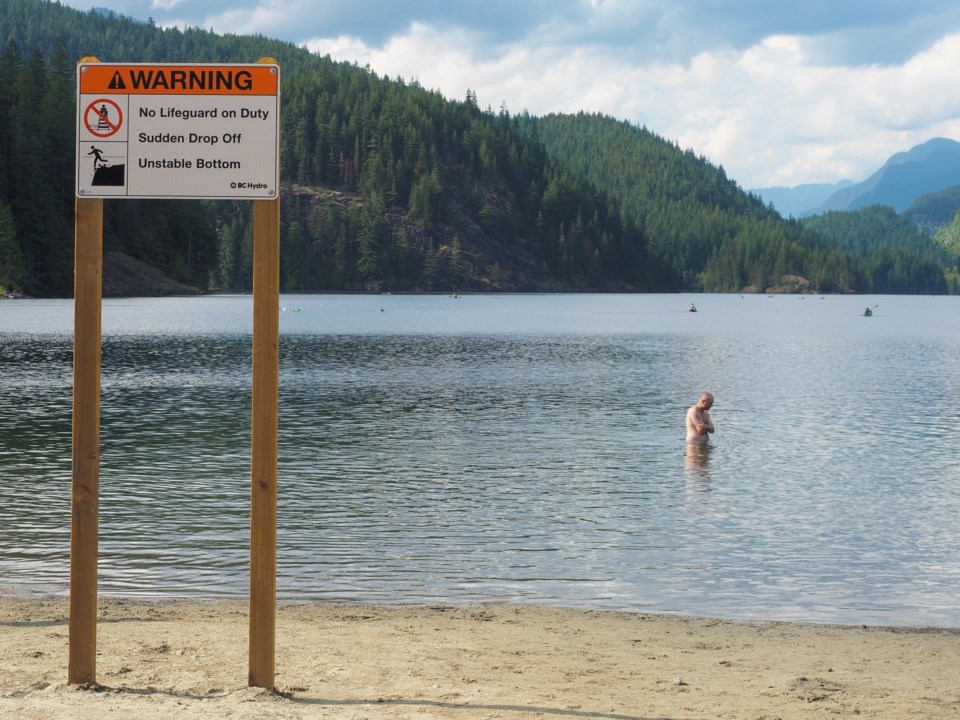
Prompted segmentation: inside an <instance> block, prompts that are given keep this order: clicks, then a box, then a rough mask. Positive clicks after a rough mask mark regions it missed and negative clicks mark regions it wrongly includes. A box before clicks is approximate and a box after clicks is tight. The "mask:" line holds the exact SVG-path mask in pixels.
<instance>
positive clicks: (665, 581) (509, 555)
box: [0, 296, 960, 627]
mask: <svg viewBox="0 0 960 720" xmlns="http://www.w3.org/2000/svg"><path fill="white" fill-rule="evenodd" d="M689 302H690V298H684V297H683V296H524V297H517V296H464V297H461V298H459V299H457V300H453V299H451V298H445V297H437V296H428V297H394V296H356V297H338V296H315V297H307V296H300V297H296V298H291V299H285V301H284V303H283V304H284V305H287V306H289V307H297V308H300V309H301V312H297V313H284V314H283V315H282V316H281V333H282V337H281V368H280V438H279V442H280V448H279V449H280V458H279V468H278V470H279V485H280V490H279V508H278V536H279V539H278V543H279V557H278V563H279V576H278V593H279V595H280V596H281V598H292V599H307V598H313V599H331V600H334V599H335V600H365V601H376V602H431V601H445V602H476V601H484V600H508V601H518V602H538V603H549V604H559V605H570V606H583V607H609V608H626V609H633V610H658V611H667V612H683V613H696V614H709V615H720V616H725V617H732V618H744V617H749V618H782V619H809V620H823V621H830V622H879V623H891V624H936V625H947V626H955V627H957V626H960V606H958V602H957V597H960V556H958V551H957V549H956V548H957V547H960V531H958V530H957V525H956V521H955V519H956V517H957V512H958V510H960V466H958V463H957V460H956V452H955V447H954V443H953V428H955V427H957V426H958V425H960V409H958V408H957V406H956V403H953V402H951V401H950V398H952V397H956V396H957V391H958V389H960V369H958V363H957V362H956V358H957V356H958V350H960V341H958V338H960V333H958V332H957V330H958V329H960V328H958V327H957V326H956V324H957V323H958V322H960V320H958V319H960V313H957V312H956V310H957V309H958V308H957V307H956V305H957V302H958V300H957V299H954V298H905V299H900V298H885V299H884V301H883V304H882V305H881V307H883V308H884V309H885V314H880V313H879V312H878V314H877V315H876V316H875V317H873V318H871V320H870V321H869V323H868V324H867V325H866V326H865V322H866V321H864V320H863V319H862V318H860V317H859V311H858V310H857V308H858V307H859V308H860V310H861V311H862V305H863V302H864V300H863V298H839V297H838V298H833V297H831V298H827V299H825V300H824V301H822V302H816V303H812V302H807V303H798V302H796V301H795V300H794V302H788V299H787V298H782V299H776V300H770V299H767V298H763V297H748V298H745V299H743V300H741V299H740V298H739V297H735V298H734V297H731V298H727V297H725V296H698V297H697V298H696V302H697V306H698V310H699V312H698V313H695V314H692V313H688V312H687V306H688V305H689ZM932 303H933V304H935V303H940V304H942V305H943V307H936V308H933V309H936V310H937V315H939V317H941V318H942V321H941V323H939V324H932V323H930V322H929V313H928V312H927V311H926V310H927V309H930V308H928V306H929V305H930V304H932ZM870 304H871V305H872V304H876V301H874V302H872V303H870ZM858 318H859V319H858ZM949 323H953V325H949ZM250 325H251V305H250V298H245V297H217V298H191V299H165V300H130V301H111V302H108V303H106V304H105V307H104V341H103V401H102V431H101V444H102V447H101V473H100V475H101V517H100V529H101V540H100V589H101V593H103V594H107V595H109V594H115V595H116V594H122V595H135V596H179V595H193V596H206V597H220V596H239V595H243V594H245V593H246V591H247V563H248V534H249V444H250V423H249V413H250V399H249V398H250V364H251V356H250ZM71 333H72V307H71V304H70V303H64V302H60V301H22V302H21V301H17V302H13V303H0V528H2V531H0V587H12V586H15V587H21V588H27V589H30V590H35V591H52V592H64V591H65V590H66V587H67V583H68V565H69V562H68V559H69V558H68V553H69V520H70V491H69V486H70V435H71V428H70V422H71V418H70V415H71V407H70V403H71V386H72V367H71V355H72V336H71ZM689 358H697V359H698V362H697V363H696V367H691V364H690V363H689ZM703 387H708V388H710V389H711V390H713V391H715V392H716V393H717V395H718V397H722V398H723V405H722V407H718V408H717V409H716V410H715V411H714V413H713V420H714V422H715V423H716V426H717V432H716V434H715V435H714V436H713V438H712V441H711V443H709V444H708V445H703V446H696V447H693V448H691V447H686V448H685V447H684V446H685V442H684V413H685V411H686V408H687V407H688V406H689V404H690V400H691V397H694V396H695V395H696V393H698V392H699V391H700V389H701V388H703ZM773 420H775V421H776V423H777V424H778V429H777V431H776V432H771V431H770V427H771V422H772V421H773Z"/></svg>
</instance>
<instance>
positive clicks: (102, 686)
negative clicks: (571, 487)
mask: <svg viewBox="0 0 960 720" xmlns="http://www.w3.org/2000/svg"><path fill="white" fill-rule="evenodd" d="M98 609H99V613H98V625H97V672H96V680H97V684H98V685H97V687H96V688H95V690H93V689H82V688H80V687H78V686H72V685H68V684H67V683H66V678H67V662H68V625H69V624H68V612H69V603H68V600H67V598H63V597H45V598H24V597H11V596H7V595H4V596H0V677H2V680H0V716H3V717H16V718H18V719H20V718H22V719H24V720H47V719H53V718H60V717H70V718H72V719H74V720H101V718H102V716H104V715H106V714H110V713H114V716H115V717H121V718H137V719H138V720H151V719H152V718H158V719H159V718H169V717H177V718H187V719H188V720H196V719H201V718H211V719H212V718H224V717H231V718H241V719H246V718H249V719H250V720H252V719H253V718H262V717H272V718H278V719H279V720H295V719H299V718H321V717H322V718H332V719H333V720H339V719H340V718H344V719H346V718H366V717H376V718H457V719H458V720H481V719H489V718H516V719H518V720H527V719H528V718H543V717H548V718H549V717H572V718H578V717H582V718H607V719H609V720H640V719H641V718H643V719H652V718H670V719H671V720H674V719H676V720H679V719H680V718H684V719H688V718H777V717H784V718H785V717H791V718H792V717H811V718H815V717H825V716H827V715H833V714H839V715H841V716H852V715H862V716H864V717H878V718H904V717H923V718H929V719H938V718H957V717H958V708H960V630H952V629H945V628H904V627H878V626H851V625H823V624H813V623H810V624H807V623H793V622H779V621H762V622H740V621H726V620H718V619H714V618H707V617H690V616H679V615H664V614H656V613H646V612H624V611H616V610H581V609H566V608H554V607H543V606H535V605H510V604H500V603H494V604H482V605H468V606H454V605H443V604H436V605H377V604H345V603H332V602H331V603H325V602H307V603H303V602H278V605H277V632H276V655H275V659H276V677H275V682H276V690H277V692H275V693H271V692H268V691H266V690H263V689H260V688H250V687H247V663H248V655H247V652H248V614H247V603H246V601H234V600H227V601H197V600H182V599H173V600H163V599H159V600H141V599H136V600H130V599H118V598H101V599H100V601H99V603H98Z"/></svg>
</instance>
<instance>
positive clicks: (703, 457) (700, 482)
mask: <svg viewBox="0 0 960 720" xmlns="http://www.w3.org/2000/svg"><path fill="white" fill-rule="evenodd" d="M711 447H712V446H711V445H710V444H709V443H690V442H688V443H687V453H686V468H687V477H688V478H689V479H690V480H692V481H693V482H692V483H691V484H692V485H694V486H698V487H699V488H700V489H701V490H703V491H706V490H709V489H710V449H711Z"/></svg>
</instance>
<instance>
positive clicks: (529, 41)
mask: <svg viewBox="0 0 960 720" xmlns="http://www.w3.org/2000/svg"><path fill="white" fill-rule="evenodd" d="M61 2H62V3H63V4H65V5H70V6H73V7H76V8H79V9H81V10H89V9H90V8H91V7H94V6H97V7H107V8H110V9H111V10H114V11H115V12H117V13H120V14H123V15H128V16H130V17H134V18H139V19H147V18H153V19H154V21H155V22H156V23H157V24H158V25H161V26H164V27H169V26H177V27H181V28H183V27H185V26H191V27H193V26H196V27H201V28H204V29H212V30H213V31H214V32H217V33H238V34H246V33H261V34H263V35H266V36H269V37H273V38H278V39H282V40H287V41H289V42H292V43H295V44H297V45H300V46H303V47H307V48H309V49H311V50H313V51H315V52H317V53H320V54H323V55H326V54H329V55H330V56H331V57H332V58H333V59H335V60H344V61H348V62H356V63H357V64H359V65H360V66H369V67H370V68H371V69H372V70H373V71H375V72H376V73H378V74H380V75H387V76H389V77H402V78H404V79H405V80H408V81H410V80H416V81H418V82H419V83H420V84H421V85H422V86H424V87H426V88H430V89H435V90H439V91H440V92H441V93H443V94H444V95H445V96H447V97H450V98H457V99H460V98H463V97H464V96H465V95H466V92H467V90H468V89H470V90H473V91H475V92H476V93H477V97H478V100H479V102H480V105H481V106H482V107H487V106H490V107H491V108H493V109H494V110H499V109H500V107H501V106H506V108H507V109H508V110H509V111H510V112H511V113H519V112H522V111H524V110H527V111H529V112H530V113H531V114H533V115H544V114H546V113H549V112H578V111H580V110H583V111H587V112H600V113H604V114H607V115H611V116H613V117H616V118H618V119H621V120H628V121H630V122H632V123H634V124H636V125H641V126H646V127H647V128H648V129H650V130H652V131H653V132H655V133H657V134H658V135H661V136H663V137H665V138H667V139H668V140H671V141H675V142H676V143H677V144H678V145H680V147H681V148H683V149H692V150H693V151H694V152H695V153H696V154H698V155H703V156H705V157H707V158H708V159H709V160H710V161H711V162H713V163H715V164H718V165H722V166H723V167H724V169H725V170H726V172H727V174H728V175H729V176H730V177H732V178H733V179H734V180H736V181H737V182H738V183H739V184H740V185H741V186H742V187H744V188H748V189H749V188H758V187H766V186H771V185H787V186H793V185H798V184H801V183H808V182H837V181H839V180H842V179H849V180H854V181H859V180H863V179H865V178H866V177H867V176H868V175H869V174H870V173H872V172H873V171H874V170H876V169H877V168H879V167H880V165H881V164H882V163H883V162H884V161H886V159H887V158H888V157H889V156H890V155H892V154H894V153H896V152H899V151H902V150H908V149H909V148H911V147H913V146H914V145H917V144H919V143H921V142H924V141H926V140H928V139H930V138H932V137H949V138H952V139H954V140H958V141H960V92H958V91H957V86H956V76H957V70H956V69H957V68H960V3H957V2H956V0H949V1H947V0H917V2H914V3H908V2H904V0H805V1H803V2H794V1H792V0H739V1H729V0H728V1H724V0H484V1H483V2H476V1H474V2H470V1H467V0H403V1H402V2H398V1H397V0H350V1H349V2H345V1H344V0H339V1H337V2H332V1H330V0H229V1H227V0H61ZM104 59H106V58H104ZM253 59H255V58H253ZM115 60H118V61H124V62H132V61H135V60H136V58H115Z"/></svg>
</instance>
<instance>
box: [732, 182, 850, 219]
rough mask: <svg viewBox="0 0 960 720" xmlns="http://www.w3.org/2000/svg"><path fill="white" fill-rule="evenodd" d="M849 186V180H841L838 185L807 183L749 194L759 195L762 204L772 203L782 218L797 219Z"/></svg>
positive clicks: (763, 189) (765, 189)
mask: <svg viewBox="0 0 960 720" xmlns="http://www.w3.org/2000/svg"><path fill="white" fill-rule="evenodd" d="M850 185H853V182H852V181H851V180H841V181H840V182H838V183H808V184H806V185H797V186H796V187H783V186H776V187H767V188H757V189H754V190H751V191H750V192H752V193H753V194H754V195H759V196H760V198H761V199H762V200H763V202H764V203H772V204H773V207H774V208H775V209H776V211H777V212H778V213H780V214H781V215H783V217H791V216H792V217H796V218H799V217H803V216H805V215H810V214H811V213H813V212H815V211H816V209H817V208H819V207H820V206H821V205H822V204H823V203H824V201H825V200H826V199H827V198H828V197H830V196H831V195H833V194H834V193H835V192H837V190H841V189H843V188H845V187H849V186H850Z"/></svg>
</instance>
